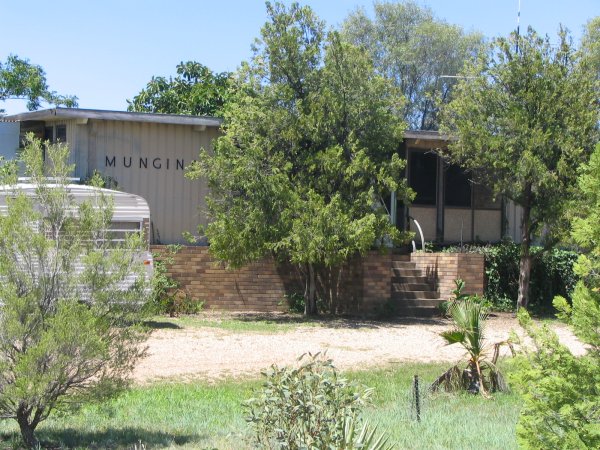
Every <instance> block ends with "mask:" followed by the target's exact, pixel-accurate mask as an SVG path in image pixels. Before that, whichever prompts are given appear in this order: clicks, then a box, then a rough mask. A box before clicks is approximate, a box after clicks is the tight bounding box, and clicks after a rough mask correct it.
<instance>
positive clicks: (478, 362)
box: [431, 298, 507, 397]
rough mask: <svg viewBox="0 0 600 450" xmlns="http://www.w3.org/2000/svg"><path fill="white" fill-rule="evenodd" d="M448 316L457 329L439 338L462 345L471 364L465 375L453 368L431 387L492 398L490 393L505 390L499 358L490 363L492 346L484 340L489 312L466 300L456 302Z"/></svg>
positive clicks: (446, 332) (463, 372)
mask: <svg viewBox="0 0 600 450" xmlns="http://www.w3.org/2000/svg"><path fill="white" fill-rule="evenodd" d="M448 314H449V316H450V319H451V320H452V321H453V322H454V329H452V330H449V331H444V332H442V333H440V335H441V336H442V337H443V338H444V339H445V340H446V342H447V343H448V345H452V344H460V345H462V347H463V348H464V349H465V350H466V351H467V354H468V357H469V360H468V362H467V367H466V369H465V370H463V371H462V372H461V371H460V369H459V368H458V366H453V367H452V368H450V369H449V370H448V371H446V372H444V373H443V374H442V375H441V376H440V377H439V378H438V379H437V380H436V381H435V382H434V383H433V384H432V386H431V389H432V390H437V389H438V388H439V387H440V386H442V385H443V386H444V387H445V388H446V390H455V389H456V388H457V387H459V388H461V389H467V390H468V391H469V392H473V393H481V395H483V396H484V397H489V394H488V389H489V390H491V391H496V390H506V389H507V387H506V384H505V383H504V379H503V377H502V374H501V373H500V371H499V370H498V368H497V367H496V359H497V356H496V354H495V355H494V358H493V359H492V360H489V359H488V349H489V346H488V345H487V343H486V339H485V323H486V319H487V316H488V314H487V311H486V308H485V307H484V306H483V305H482V304H481V303H480V302H477V301H476V300H475V299H473V298H466V299H463V300H462V301H460V302H454V303H453V304H452V305H451V306H450V308H449V310H448ZM484 372H489V375H488V376H487V377H486V376H485V375H484ZM459 374H460V375H459ZM459 377H460V378H459ZM457 378H459V379H457Z"/></svg>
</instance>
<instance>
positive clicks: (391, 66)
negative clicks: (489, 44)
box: [342, 0, 483, 130]
mask: <svg viewBox="0 0 600 450" xmlns="http://www.w3.org/2000/svg"><path fill="white" fill-rule="evenodd" d="M342 30H343V31H342V33H343V36H344V37H345V38H346V39H347V40H349V42H351V43H353V44H355V45H358V46H360V47H363V48H365V49H366V50H367V51H368V53H369V55H370V56H371V58H372V59H373V61H374V64H375V67H376V69H377V71H378V72H379V73H380V74H381V75H383V76H384V77H386V78H388V79H390V80H392V81H393V82H394V83H395V85H396V86H397V87H398V88H399V89H400V90H401V91H402V93H403V94H404V96H405V97H406V99H407V102H406V103H405V106H404V111H403V114H404V118H405V120H406V121H407V122H408V124H409V127H410V128H411V129H417V130H418V129H421V130H432V129H437V127H438V110H439V107H438V105H436V102H435V101H434V99H435V98H436V97H438V98H439V99H442V100H443V101H446V100H447V99H448V96H449V92H450V89H451V87H452V86H453V85H454V83H455V79H453V78H451V77H453V76H455V75H457V74H458V72H459V71H460V70H461V69H462V66H463V64H464V62H465V61H466V60H468V59H470V57H472V56H474V55H475V53H476V51H477V49H478V48H479V47H481V45H482V43H483V39H482V36H481V35H480V34H479V33H465V32H464V31H463V30H462V29H461V28H460V27H459V26H457V25H451V24H448V23H446V22H445V21H443V20H439V19H437V18H436V17H435V16H434V14H433V12H432V11H431V9H429V8H427V7H422V6H420V5H418V4H417V3H416V2H414V1H411V0H408V1H403V2H399V3H388V2H375V4H374V17H373V18H371V17H369V15H367V13H366V11H365V10H364V9H358V10H356V11H355V12H353V13H352V14H350V16H348V18H347V19H346V20H345V21H344V24H343V27H342Z"/></svg>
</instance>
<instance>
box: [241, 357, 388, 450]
mask: <svg viewBox="0 0 600 450" xmlns="http://www.w3.org/2000/svg"><path fill="white" fill-rule="evenodd" d="M300 360H301V361H302V360H304V361H303V362H302V363H301V364H300V366H299V367H296V368H289V367H283V368H279V367H277V366H275V365H274V366H272V367H271V369H269V370H268V371H266V372H263V375H264V376H265V378H266V381H265V384H264V387H263V389H262V391H259V393H258V394H259V395H258V396H257V397H255V398H252V399H250V400H248V401H247V402H246V403H245V407H246V408H247V411H248V417H247V421H248V422H249V423H250V424H251V426H252V427H253V430H254V437H255V441H256V444H258V446H260V447H262V448H285V449H300V448H315V449H317V448H318V449H322V448H347V449H348V448H349V449H351V448H373V449H376V448H385V445H386V443H385V438H379V439H375V438H374V432H373V431H372V430H369V428H368V427H366V428H364V427H363V430H362V431H361V432H360V433H356V430H358V429H359V427H360V417H359V413H360V411H361V409H362V408H363V407H364V406H365V405H366V404H367V403H368V402H369V399H370V396H371V394H372V389H365V388H361V387H359V386H357V385H355V384H353V383H350V382H348V381H347V380H346V379H344V378H341V377H340V376H339V374H338V372H337V371H336V369H335V367H334V366H333V364H332V361H331V360H328V359H325V358H323V357H322V356H320V355H319V354H316V355H314V356H313V355H310V354H309V355H308V357H306V356H304V355H303V357H301V358H300ZM366 435H371V437H370V439H369V441H370V442H371V443H372V444H373V445H369V446H366V445H365V446H363V447H360V445H362V444H361V443H360V442H357V440H359V439H360V440H362V441H363V444H364V439H365V436H366ZM349 440H350V441H351V443H349V442H348V441H349ZM375 444H377V445H375Z"/></svg>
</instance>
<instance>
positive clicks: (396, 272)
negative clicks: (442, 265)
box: [392, 268, 425, 278]
mask: <svg viewBox="0 0 600 450" xmlns="http://www.w3.org/2000/svg"><path fill="white" fill-rule="evenodd" d="M392 275H393V276H395V277H422V276H423V273H422V272H421V271H420V270H419V269H398V268H392ZM424 278H425V277H424Z"/></svg>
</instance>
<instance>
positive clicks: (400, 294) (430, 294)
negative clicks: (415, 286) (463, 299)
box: [392, 290, 440, 299]
mask: <svg viewBox="0 0 600 450" xmlns="http://www.w3.org/2000/svg"><path fill="white" fill-rule="evenodd" d="M392 298H423V299H425V298H427V299H439V298H440V294H439V292H435V291H400V290H398V291H392Z"/></svg>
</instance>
